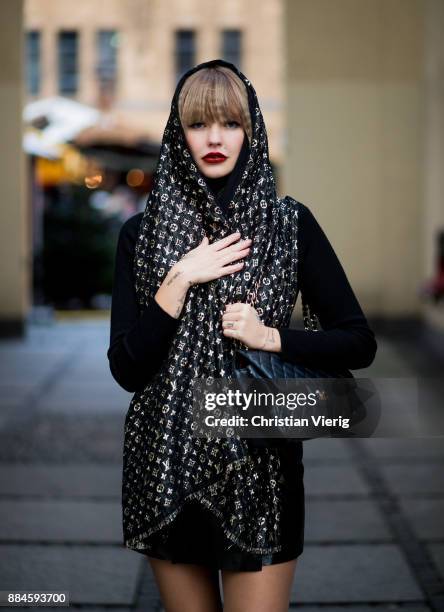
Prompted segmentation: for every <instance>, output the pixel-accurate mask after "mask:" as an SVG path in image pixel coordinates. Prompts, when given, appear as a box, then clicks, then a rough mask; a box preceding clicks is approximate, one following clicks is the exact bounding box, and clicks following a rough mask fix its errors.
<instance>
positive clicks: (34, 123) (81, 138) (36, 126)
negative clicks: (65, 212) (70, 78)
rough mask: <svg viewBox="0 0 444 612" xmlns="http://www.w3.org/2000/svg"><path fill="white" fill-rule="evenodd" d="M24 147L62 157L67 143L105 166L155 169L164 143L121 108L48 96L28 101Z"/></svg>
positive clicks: (49, 156)
mask: <svg viewBox="0 0 444 612" xmlns="http://www.w3.org/2000/svg"><path fill="white" fill-rule="evenodd" d="M23 119H24V121H25V123H26V124H27V125H26V128H25V134H24V138H23V147H24V150H25V151H26V152H27V153H29V154H30V155H35V156H37V157H42V158H46V159H52V160H56V159H62V158H63V157H64V155H65V147H66V145H70V147H71V149H72V147H74V148H76V149H78V151H79V152H80V153H81V155H82V156H86V157H91V158H94V161H95V162H97V163H98V164H100V166H102V167H103V168H104V169H109V170H115V171H120V172H127V171H129V170H131V169H132V168H142V169H143V171H144V172H148V173H150V172H153V171H154V170H155V167H156V163H157V159H158V155H159V151H160V143H159V142H157V141H156V140H155V139H154V138H153V137H152V136H151V134H150V133H149V132H148V131H147V130H146V129H145V127H144V126H140V125H132V124H129V123H128V121H127V120H125V119H122V118H121V117H120V116H119V114H118V112H116V111H109V112H106V113H105V112H101V111H99V110H97V109H95V108H93V107H91V106H87V105H86V104H81V103H79V102H76V101H74V100H69V99H67V98H62V97H52V98H44V99H42V100H37V101H35V102H30V103H29V104H27V105H26V107H25V109H24V111H23Z"/></svg>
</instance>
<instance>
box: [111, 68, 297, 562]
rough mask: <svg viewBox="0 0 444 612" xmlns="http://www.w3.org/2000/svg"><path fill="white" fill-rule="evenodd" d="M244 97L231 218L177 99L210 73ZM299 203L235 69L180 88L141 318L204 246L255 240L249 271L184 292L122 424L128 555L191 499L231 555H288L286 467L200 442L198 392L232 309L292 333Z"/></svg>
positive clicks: (257, 452)
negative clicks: (171, 276) (208, 178)
mask: <svg viewBox="0 0 444 612" xmlns="http://www.w3.org/2000/svg"><path fill="white" fill-rule="evenodd" d="M217 64H219V65H222V66H226V67H228V68H230V69H231V70H233V71H234V72H235V73H236V74H237V75H238V77H240V79H241V80H242V81H243V83H244V84H245V86H246V89H247V92H248V98H249V107H250V113H251V120H252V131H253V133H252V139H251V143H250V148H249V155H248V159H247V161H246V163H245V165H244V168H243V171H242V173H241V175H240V178H239V180H238V183H237V186H235V189H233V190H232V197H231V199H230V202H229V203H228V205H227V206H228V211H229V213H230V214H229V215H227V214H226V211H224V210H222V209H221V208H220V207H219V205H218V202H217V199H216V198H215V196H214V194H213V192H212V191H211V189H209V187H208V185H207V183H206V182H205V178H204V176H203V175H202V174H201V173H200V171H199V170H198V168H197V166H196V164H195V163H194V160H193V158H192V156H191V153H190V151H189V149H188V147H187V144H186V141H185V135H184V132H183V129H182V125H181V122H180V118H179V112H178V98H179V92H180V90H181V87H182V85H183V83H184V81H185V79H186V78H187V77H188V76H190V75H191V74H192V73H194V72H195V71H197V70H199V69H201V68H205V67H210V66H214V65H217ZM297 228H298V202H297V201H296V200H294V199H292V198H290V197H288V196H287V197H285V198H279V197H278V196H277V194H276V187H275V181H274V177H273V173H272V169H271V165H270V160H269V154H268V140H267V132H266V129H265V125H264V120H263V117H262V113H261V110H260V108H259V103H258V99H257V96H256V92H255V90H254V88H253V86H252V84H251V83H250V81H249V80H248V79H247V78H246V77H245V76H244V75H243V74H242V73H241V72H240V71H239V70H238V69H237V68H236V67H235V66H234V65H233V64H231V63H228V62H225V61H223V60H213V61H210V62H205V63H203V64H200V65H198V66H195V67H194V68H193V69H191V70H189V71H188V72H187V73H185V74H184V75H183V76H182V78H181V79H180V81H179V83H178V85H177V88H176V91H175V93H174V97H173V100H172V104H171V112H170V115H169V118H168V122H167V125H166V128H165V131H164V135H163V139H162V144H161V150H160V154H159V160H158V164H157V168H156V171H155V175H154V184H153V188H152V191H151V192H150V194H149V197H148V201H147V204H146V209H145V212H144V215H143V218H142V221H141V224H140V229H139V235H138V238H137V242H136V247H135V257H134V275H135V283H136V287H135V289H136V294H137V298H138V303H139V308H140V310H143V309H144V308H145V307H146V305H147V303H148V302H149V301H150V300H152V299H153V297H154V295H155V293H156V292H157V289H158V288H159V286H160V284H161V283H162V281H163V279H164V278H165V276H166V274H167V273H168V271H169V269H170V268H171V266H172V265H173V264H174V263H176V262H177V261H178V260H179V259H180V258H181V257H182V256H183V255H184V254H185V253H187V252H188V251H189V250H190V249H192V248H195V247H196V246H198V244H199V243H200V242H201V240H202V238H203V237H204V235H207V236H208V238H209V240H210V243H211V242H213V241H215V240H219V239H220V238H223V237H225V236H227V235H229V234H231V233H232V232H235V231H240V233H241V238H242V239H244V238H252V240H253V243H252V250H251V251H250V254H249V256H248V257H247V258H246V259H245V265H244V268H243V269H242V270H241V271H239V272H236V273H234V274H231V275H227V276H223V277H221V278H219V279H217V280H213V281H210V282H207V283H202V284H196V285H193V286H192V287H190V289H189V290H188V293H187V296H186V299H185V303H184V306H183V310H182V313H181V315H180V323H179V326H178V330H177V332H176V334H175V336H174V337H173V340H172V342H171V345H170V349H169V353H168V355H167V357H166V358H165V360H164V361H163V363H162V365H161V367H160V369H159V371H158V372H157V373H156V374H155V375H154V376H153V377H152V378H151V379H150V381H149V382H148V384H147V385H146V387H145V388H144V389H143V390H142V391H138V392H136V393H135V394H134V397H133V399H132V400H131V403H130V406H129V409H128V412H127V415H126V419H125V430H124V433H125V440H124V456H123V483H122V510H123V528H124V542H125V545H126V546H127V547H128V548H131V549H134V550H137V551H139V552H140V551H143V550H147V549H149V546H150V538H151V537H153V536H154V534H157V535H158V534H159V532H161V530H162V529H163V528H164V527H166V526H167V525H168V524H170V523H171V522H172V521H173V520H174V519H175V517H176V516H177V515H178V513H179V512H180V511H181V509H182V508H183V506H184V503H185V502H186V501H187V500H192V499H193V500H197V501H198V502H199V503H200V504H202V505H203V506H204V507H205V508H207V509H208V510H210V511H211V512H212V513H213V515H214V516H215V517H217V519H218V522H219V524H220V526H221V529H222V530H223V533H224V536H225V539H226V542H227V548H228V549H229V548H230V546H232V545H233V544H234V545H236V546H238V547H239V548H240V549H241V550H243V551H246V552H250V553H255V554H263V555H268V554H271V553H274V552H278V551H280V550H281V543H280V534H281V531H280V530H281V504H282V488H281V482H282V478H281V466H280V458H279V455H278V454H277V453H275V452H274V449H273V448H263V449H249V448H248V446H247V444H246V442H245V440H240V439H237V438H228V439H227V438H215V439H211V440H208V439H206V438H196V437H193V436H192V432H193V430H192V422H193V421H192V399H193V384H194V382H195V380H194V379H196V378H204V379H206V380H207V381H210V382H211V380H212V379H214V378H221V377H230V372H231V370H230V364H231V362H232V357H233V352H234V349H235V342H236V341H234V340H233V339H232V338H228V337H225V336H224V335H223V332H222V324H221V322H222V314H223V312H224V305H225V304H226V303H232V302H248V303H251V299H252V296H254V298H255V301H254V306H255V308H256V310H257V312H258V314H259V315H260V317H261V319H262V321H263V322H264V324H265V325H269V326H273V327H287V326H288V325H289V323H290V318H291V314H292V311H293V308H294V306H295V302H296V298H297V293H298V284H297V262H298V252H297Z"/></svg>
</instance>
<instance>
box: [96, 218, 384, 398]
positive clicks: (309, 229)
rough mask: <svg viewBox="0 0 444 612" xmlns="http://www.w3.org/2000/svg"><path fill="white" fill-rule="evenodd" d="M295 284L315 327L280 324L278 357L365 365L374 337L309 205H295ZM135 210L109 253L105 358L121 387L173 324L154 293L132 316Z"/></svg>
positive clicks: (145, 368) (150, 360)
mask: <svg viewBox="0 0 444 612" xmlns="http://www.w3.org/2000/svg"><path fill="white" fill-rule="evenodd" d="M301 211H302V214H301V215H300V219H299V223H300V230H299V238H298V241H299V244H298V250H299V262H298V265H299V279H300V280H299V286H300V290H301V291H302V292H303V293H304V295H305V296H306V300H307V302H308V303H309V304H310V305H311V307H312V310H313V311H314V312H315V313H316V314H317V315H318V319H319V322H320V324H321V326H322V330H319V331H316V332H309V331H305V330H299V329H288V328H279V333H280V336H281V344H282V353H281V354H282V357H283V358H284V359H287V360H289V361H296V362H297V361H300V362H302V363H307V364H308V363H313V364H314V365H316V364H318V365H319V366H321V364H322V365H323V366H325V367H328V366H329V365H330V366H335V367H343V368H349V369H351V370H353V369H359V368H365V367H368V366H369V365H370V364H371V363H372V361H373V359H374V356H375V353H376V349H377V344H376V340H375V337H374V334H373V332H372V330H371V329H370V327H369V326H368V323H367V320H366V318H365V316H364V314H363V312H362V310H361V307H360V305H359V303H358V300H357V299H356V297H355V295H354V292H353V290H352V288H351V287H350V284H349V282H348V280H347V277H346V275H345V272H344V270H343V268H342V266H341V264H340V262H339V260H338V258H337V256H336V254H335V252H334V250H333V248H332V246H331V244H330V242H329V240H328V238H327V237H326V235H325V233H324V232H323V230H322V229H321V227H320V225H319V224H318V222H317V221H316V219H315V217H314V215H313V214H312V213H311V211H310V209H309V208H308V207H306V206H302V207H301ZM141 219H142V213H139V214H137V215H134V216H133V217H131V218H130V219H128V220H127V221H126V222H125V223H124V225H123V226H122V228H121V231H120V235H119V240H118V245H117V253H116V259H115V272H114V285H113V297H112V310H111V337H110V347H109V349H108V358H109V363H110V369H111V372H112V375H113V377H114V378H115V380H116V381H117V382H118V383H119V385H120V386H121V387H123V388H124V389H125V390H127V391H130V392H134V391H136V390H138V389H142V388H143V387H144V386H145V385H146V384H147V381H148V379H149V377H150V375H152V374H153V373H154V372H155V371H156V370H157V369H158V367H159V366H160V363H161V362H162V360H163V359H164V357H165V355H166V353H167V350H168V344H169V341H170V339H171V337H172V336H173V335H174V332H175V331H176V329H177V327H178V326H179V321H180V320H179V319H175V318H174V317H172V316H171V315H169V314H168V313H167V312H166V311H165V310H163V308H162V307H161V306H159V304H158V303H157V302H156V300H155V299H152V300H151V301H150V303H149V306H148V308H147V309H146V310H145V311H144V312H143V313H142V314H141V316H140V317H139V312H138V306H137V302H136V296H135V292H134V279H133V273H132V265H133V257H134V244H135V240H136V237H137V232H138V227H139V224H140V221H141Z"/></svg>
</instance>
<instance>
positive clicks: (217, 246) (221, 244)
mask: <svg viewBox="0 0 444 612" xmlns="http://www.w3.org/2000/svg"><path fill="white" fill-rule="evenodd" d="M240 236H241V235H240V232H235V233H234V234H230V235H229V236H226V237H225V238H221V239H220V240H216V242H213V244H211V246H212V247H213V248H214V250H215V251H220V250H221V249H224V248H225V247H226V246H228V245H230V244H232V243H233V242H237V241H238V240H239V238H240Z"/></svg>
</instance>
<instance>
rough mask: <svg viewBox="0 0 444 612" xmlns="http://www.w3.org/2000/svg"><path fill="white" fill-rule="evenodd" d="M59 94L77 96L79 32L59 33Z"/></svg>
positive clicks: (66, 31) (67, 31)
mask: <svg viewBox="0 0 444 612" xmlns="http://www.w3.org/2000/svg"><path fill="white" fill-rule="evenodd" d="M58 55H59V92H60V93H61V94H75V93H76V92H77V87H78V69H77V62H78V36H77V32H74V31H71V30H65V31H62V32H59V48H58Z"/></svg>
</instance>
